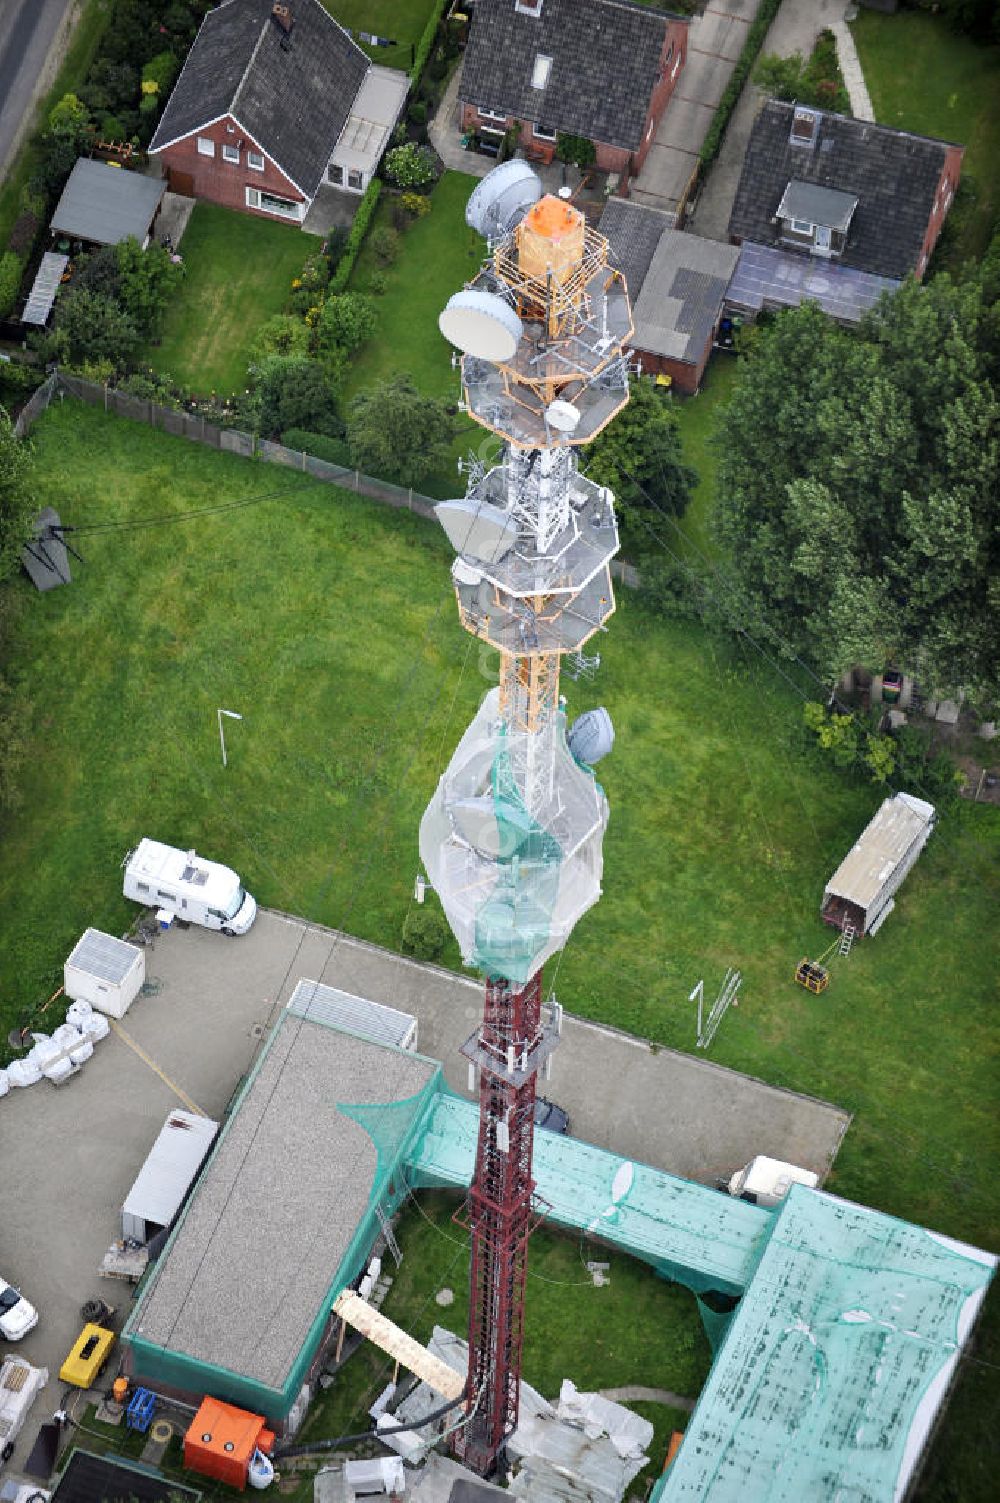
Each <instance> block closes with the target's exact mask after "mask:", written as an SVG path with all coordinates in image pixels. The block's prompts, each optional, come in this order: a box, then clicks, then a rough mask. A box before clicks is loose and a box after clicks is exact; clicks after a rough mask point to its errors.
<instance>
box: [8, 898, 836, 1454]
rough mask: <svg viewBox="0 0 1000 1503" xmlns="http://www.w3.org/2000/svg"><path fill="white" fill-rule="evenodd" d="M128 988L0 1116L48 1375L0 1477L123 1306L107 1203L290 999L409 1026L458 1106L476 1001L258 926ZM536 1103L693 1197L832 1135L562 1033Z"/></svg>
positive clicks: (14, 1267) (34, 1335) (757, 1090)
mask: <svg viewBox="0 0 1000 1503" xmlns="http://www.w3.org/2000/svg"><path fill="white" fill-rule="evenodd" d="M146 977H147V982H149V983H150V984H151V986H152V987H155V992H154V994H153V995H150V996H145V997H139V998H138V999H137V1000H136V1002H135V1003H134V1004H133V1006H132V1008H131V1009H130V1011H129V1012H128V1013H127V1015H126V1017H125V1018H124V1019H123V1021H122V1024H121V1030H122V1031H121V1032H120V1033H116V1032H112V1033H111V1034H109V1036H108V1037H107V1038H106V1039H104V1040H103V1041H102V1042H101V1043H99V1044H98V1045H97V1046H96V1048H95V1051H94V1055H93V1058H92V1059H90V1060H89V1061H88V1062H87V1064H85V1065H84V1067H83V1070H82V1071H81V1073H80V1074H79V1075H77V1076H75V1077H73V1078H72V1079H70V1080H69V1081H67V1082H66V1084H65V1085H63V1086H61V1087H59V1088H56V1087H53V1086H51V1085H50V1084H49V1083H48V1082H47V1081H41V1082H39V1084H38V1085H35V1086H32V1087H30V1088H29V1089H28V1090H14V1091H11V1092H10V1094H9V1095H8V1096H7V1097H5V1098H4V1099H3V1101H0V1134H2V1140H3V1145H4V1149H3V1156H4V1178H3V1191H2V1197H3V1198H2V1210H3V1214H2V1220H0V1273H2V1274H3V1276H4V1277H5V1278H7V1279H9V1280H11V1281H13V1282H15V1283H20V1284H21V1285H22V1286H23V1288H24V1292H25V1294H26V1295H27V1296H28V1298H29V1299H31V1300H32V1301H33V1303H35V1304H36V1305H37V1306H38V1308H39V1310H40V1312H41V1319H40V1321H39V1324H38V1326H37V1327H36V1328H35V1330H34V1331H32V1332H31V1333H30V1334H29V1335H28V1336H27V1337H26V1338H25V1339H24V1341H23V1342H21V1343H20V1346H19V1350H21V1351H23V1353H24V1355H25V1356H26V1357H27V1358H28V1360H29V1361H31V1362H33V1363H35V1364H38V1365H44V1366H46V1367H48V1369H49V1373H50V1383H49V1386H48V1388H46V1389H45V1390H44V1391H43V1393H42V1395H41V1397H40V1398H39V1399H38V1400H36V1405H35V1410H34V1411H33V1414H32V1418H31V1422H30V1423H29V1424H27V1425H26V1427H25V1430H24V1431H23V1432H22V1435H21V1437H20V1439H19V1441H18V1447H17V1450H16V1452H15V1456H14V1459H13V1461H12V1463H11V1471H15V1470H16V1467H17V1464H18V1462H23V1460H24V1458H25V1457H26V1455H27V1452H28V1450H29V1448H30V1445H31V1443H32V1441H33V1439H34V1436H35V1433H36V1431H37V1424H38V1422H39V1421H40V1420H41V1419H42V1418H45V1417H47V1416H48V1414H49V1413H51V1411H52V1410H53V1409H54V1408H55V1406H56V1400H57V1396H58V1393H59V1384H58V1378H57V1374H58V1370H59V1366H60V1364H61V1362H62V1360H63V1358H64V1357H65V1355H66V1353H67V1351H68V1350H69V1347H70V1345H71V1343H72V1341H73V1339H74V1337H75V1336H76V1335H77V1333H78V1331H79V1329H80V1324H81V1322H80V1315H79V1309H80V1306H81V1304H82V1303H83V1302H84V1301H85V1300H87V1299H89V1298H91V1297H94V1296H102V1297H103V1298H105V1299H107V1300H109V1301H111V1303H113V1304H119V1305H121V1304H125V1305H126V1306H127V1305H128V1290H127V1286H125V1285H123V1284H118V1283H115V1282H112V1281H109V1280H105V1279H101V1278H99V1277H98V1275H97V1272H96V1270H97V1267H98V1265H99V1264H100V1261H101V1258H102V1257H103V1255H104V1252H105V1250H106V1249H107V1247H108V1246H109V1244H110V1243H111V1241H112V1240H113V1239H114V1238H115V1237H116V1236H120V1234H121V1233H120V1208H121V1205H122V1202H123V1200H124V1198H125V1196H126V1194H127V1193H128V1190H129V1188H130V1186H131V1184H132V1181H133V1180H134V1178H135V1176H136V1174H137V1172H138V1170H139V1167H140V1165H141V1164H142V1162H143V1160H144V1158H145V1156H146V1154H147V1153H148V1152H149V1149H150V1148H151V1146H152V1144H153V1142H154V1140H155V1138H156V1136H157V1134H158V1133H159V1131H160V1128H161V1127H162V1126H163V1123H164V1120H165V1119H166V1117H167V1115H168V1113H169V1112H170V1111H171V1110H172V1109H173V1108H175V1107H177V1106H184V1107H185V1108H187V1109H189V1110H190V1109H191V1107H192V1106H193V1107H195V1108H196V1109H199V1110H201V1111H203V1112H205V1113H207V1114H208V1116H210V1117H213V1118H216V1119H218V1118H220V1117H221V1116H222V1115H223V1113H224V1111H225V1108H226V1105H227V1103H228V1102H229V1100H230V1098H231V1096H232V1093H233V1091H234V1089H235V1088H236V1086H237V1084H238V1083H239V1081H240V1079H241V1078H242V1076H243V1075H244V1073H245V1072H246V1070H247V1069H248V1068H249V1066H250V1065H251V1063H252V1061H253V1059H254V1057H255V1055H256V1053H257V1050H258V1049H259V1048H260V1044H261V1041H262V1039H263V1038H264V1037H265V1036H266V1034H267V1033H268V1031H269V1030H270V1028H271V1026H272V1024H273V1022H274V1020H275V1018H276V1017H277V1015H278V1011H279V1009H280V1008H281V1007H282V1006H283V1005H284V1003H285V1002H286V1001H287V999H288V997H289V996H290V994H291V991H292V989H293V987H294V986H295V983H296V982H297V981H299V980H300V979H302V978H303V977H308V978H309V979H311V980H314V981H325V982H327V983H328V984H330V985H334V986H340V987H343V988H344V989H345V990H348V991H354V992H356V993H358V994H359V995H361V996H366V997H369V998H371V999H372V1000H375V1001H382V1002H387V1003H389V1004H390V1005H391V1006H393V1007H397V1008H401V1009H402V1010H403V1011H407V1012H412V1013H415V1014H416V1016H417V1017H418V1019H419V1027H420V1037H419V1048H420V1050H421V1052H423V1053H425V1054H429V1055H431V1056H432V1057H434V1058H437V1059H440V1060H441V1061H442V1062H443V1064H444V1069H445V1075H446V1077H447V1079H448V1082H449V1084H450V1085H452V1086H453V1087H454V1089H456V1090H458V1091H461V1092H462V1093H463V1094H464V1093H465V1088H466V1068H467V1067H466V1062H465V1060H464V1059H463V1058H461V1057H460V1056H459V1055H458V1053H457V1050H458V1046H459V1044H460V1043H462V1042H463V1040H464V1039H465V1038H467V1037H468V1035H469V1034H470V1033H471V1032H473V1030H474V1029H475V1028H476V1027H477V1025H478V1021H479V1017H480V1012H481V1006H482V991H481V987H480V985H479V984H478V983H477V982H475V981H472V980H470V979H467V978H464V977H462V976H456V975H454V974H452V973H451V972H448V971H443V970H440V969H438V968H437V967H435V966H427V965H420V964H417V963H416V962H414V961H412V960H408V959H405V958H404V957H401V956H398V955H394V954H392V953H391V952H389V951H386V950H380V949H378V948H376V947H375V946H374V945H367V944H364V943H362V942H361V941H359V940H355V939H351V938H349V937H348V936H346V935H342V934H338V933H337V932H336V931H334V930H331V929H325V928H322V927H320V926H318V925H313V924H306V923H304V922H302V921H301V920H299V919H294V918H291V917H288V916H286V915H284V914H280V913H275V912H269V911H266V910H262V911H261V912H260V914H259V916H258V919H257V922H256V924H255V925H254V927H253V929H252V930H251V931H250V933H249V934H247V935H244V936H242V937H241V938H239V939H236V940H229V939H225V938H224V937H223V936H221V935H219V934H212V933H208V932H207V931H205V930H203V929H196V928H192V929H188V930H172V931H171V932H169V933H167V934H162V935H160V936H158V938H157V940H156V943H155V945H154V947H153V948H152V949H151V950H149V951H148V952H147V957H146ZM564 1001H566V1002H570V1001H571V999H570V998H569V997H566V998H564ZM722 1026H723V1027H725V1023H723V1025H722ZM544 1089H545V1091H546V1092H550V1093H551V1094H552V1096H553V1097H554V1098H555V1099H556V1100H558V1101H559V1102H560V1103H561V1104H562V1105H563V1106H565V1107H566V1108H567V1110H568V1111H569V1112H570V1115H571V1117H572V1121H573V1130H574V1132H575V1133H576V1135H577V1136H579V1137H581V1138H584V1139H589V1140H590V1141H592V1142H594V1143H598V1144H600V1145H601V1146H603V1147H609V1148H613V1149H615V1150H616V1151H618V1152H620V1153H621V1154H623V1155H625V1156H627V1157H629V1158H633V1159H638V1160H641V1161H644V1162H646V1163H649V1164H654V1165H657V1166H659V1167H660V1168H663V1169H666V1170H670V1171H672V1172H674V1173H676V1174H681V1175H685V1176H687V1177H690V1178H692V1179H699V1180H703V1181H706V1182H711V1181H712V1180H713V1179H714V1177H715V1176H716V1175H718V1174H722V1173H727V1172H729V1171H731V1170H733V1169H735V1168H737V1167H738V1166H739V1165H741V1164H743V1163H745V1162H746V1161H747V1160H748V1159H750V1158H752V1157H753V1155H754V1154H756V1153H769V1154H772V1155H773V1156H775V1157H779V1158H788V1159H792V1160H794V1161H795V1162H798V1163H801V1164H804V1165H806V1166H807V1167H809V1168H812V1169H815V1170H816V1171H817V1172H819V1173H820V1174H825V1173H826V1172H827V1170H828V1169H829V1167H830V1165H831V1164H832V1162H833V1159H834V1156H835V1155H836V1152H837V1149H838V1147H839V1145H840V1141H841V1138H842V1137H843V1134H844V1131H845V1130H846V1127H847V1124H848V1120H849V1119H848V1116H847V1114H846V1113H844V1112H842V1111H840V1110H839V1109H838V1108H836V1107H833V1106H829V1105H827V1104H825V1103H824V1102H821V1101H816V1100H813V1099H811V1098H809V1097H804V1096H797V1095H794V1094H793V1093H791V1092H789V1091H782V1090H777V1089H775V1088H774V1087H772V1086H767V1085H764V1084H763V1083H762V1082H761V1081H758V1080H753V1079H751V1078H750V1077H749V1076H745V1075H740V1074H737V1073H736V1072H735V1071H732V1070H726V1069H722V1068H721V1067H719V1066H717V1065H713V1064H711V1063H710V1062H709V1061H707V1060H704V1059H694V1058H692V1057H690V1056H688V1055H685V1054H679V1053H675V1052H674V1051H672V1050H669V1049H659V1050H656V1051H655V1052H654V1051H653V1050H652V1049H651V1048H650V1047H649V1045H648V1044H646V1043H644V1042H642V1041H640V1040H638V1039H634V1038H631V1037H629V1036H627V1035H625V1034H622V1033H617V1032H616V1031H615V1030H613V1029H610V1028H603V1027H598V1026H596V1025H594V1024H591V1023H587V1022H583V1021H581V1020H579V1019H576V1018H572V1017H567V1018H566V1020H565V1026H564V1033H563V1041H562V1044H561V1046H560V1048H559V1050H558V1051H557V1053H556V1055H555V1062H554V1070H553V1077H552V1080H551V1083H549V1084H547V1085H546V1086H545V1087H544Z"/></svg>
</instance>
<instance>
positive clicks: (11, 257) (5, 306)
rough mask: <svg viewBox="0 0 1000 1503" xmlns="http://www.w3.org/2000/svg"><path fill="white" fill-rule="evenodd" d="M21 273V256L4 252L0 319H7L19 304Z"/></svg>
mask: <svg viewBox="0 0 1000 1503" xmlns="http://www.w3.org/2000/svg"><path fill="white" fill-rule="evenodd" d="M21 272H22V267H21V258H20V256H18V255H17V254H16V253H15V252H14V251H12V250H8V251H4V253H3V255H2V256H0V318H6V317H7V314H8V313H9V312H10V310H11V309H12V308H13V306H14V304H15V303H16V302H17V294H18V292H19V291H20V289H21Z"/></svg>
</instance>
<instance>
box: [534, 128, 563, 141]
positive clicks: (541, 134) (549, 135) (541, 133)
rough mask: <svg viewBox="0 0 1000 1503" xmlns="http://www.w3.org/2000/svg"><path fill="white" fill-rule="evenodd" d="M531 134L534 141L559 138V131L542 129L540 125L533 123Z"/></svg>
mask: <svg viewBox="0 0 1000 1503" xmlns="http://www.w3.org/2000/svg"><path fill="white" fill-rule="evenodd" d="M531 134H532V135H533V136H534V138H535V140H536V141H557V140H558V139H559V132H558V131H557V130H553V131H547V130H542V127H541V126H540V125H533V126H532V127H531Z"/></svg>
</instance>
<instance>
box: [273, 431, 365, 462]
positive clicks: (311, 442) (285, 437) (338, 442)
mask: <svg viewBox="0 0 1000 1503" xmlns="http://www.w3.org/2000/svg"><path fill="white" fill-rule="evenodd" d="M281 442H282V443H283V444H284V445H285V448H286V449H300V450H301V451H302V453H303V454H311V455H312V456H313V458H314V459H325V460H326V462H327V464H339V465H342V466H343V468H344V469H345V470H350V469H352V468H353V466H352V464H351V456H350V454H349V453H348V449H347V445H346V444H345V442H344V440H343V439H342V438H328V437H327V435H326V434H325V433H307V432H306V430H305V429H304V428H286V429H285V431H284V433H283V434H282V435H281Z"/></svg>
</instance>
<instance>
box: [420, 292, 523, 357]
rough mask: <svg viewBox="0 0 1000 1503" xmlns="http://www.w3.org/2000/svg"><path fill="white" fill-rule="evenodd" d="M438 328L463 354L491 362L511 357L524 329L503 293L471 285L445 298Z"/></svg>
mask: <svg viewBox="0 0 1000 1503" xmlns="http://www.w3.org/2000/svg"><path fill="white" fill-rule="evenodd" d="M438 328H439V329H440V330H441V333H442V334H443V335H444V337H445V339H447V340H448V342H449V344H453V345H456V346H457V347H458V349H460V350H461V351H462V353H463V354H464V355H475V356H478V358H479V359H480V360H488V361H490V362H491V363H494V364H496V363H501V364H502V363H503V362H504V361H506V360H510V359H511V358H512V357H513V355H514V351H515V350H516V349H517V347H518V345H519V344H520V342H521V336H522V335H523V333H524V327H523V325H522V323H521V320H520V319H519V318H518V316H517V314H516V313H515V312H514V310H513V309H512V308H511V307H509V305H508V304H507V303H505V302H504V300H503V298H502V297H498V296H497V295H496V293H495V292H479V291H478V290H477V289H476V288H474V287H466V288H465V290H464V291H463V292H456V293H455V295H454V297H450V298H449V299H448V301H447V303H446V304H445V307H444V309H443V310H442V312H441V313H440V314H439V316H438Z"/></svg>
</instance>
